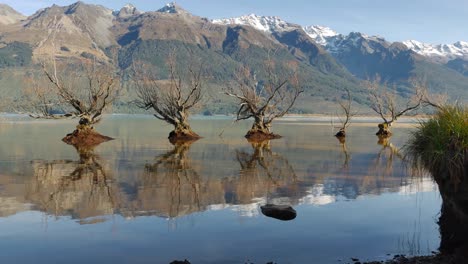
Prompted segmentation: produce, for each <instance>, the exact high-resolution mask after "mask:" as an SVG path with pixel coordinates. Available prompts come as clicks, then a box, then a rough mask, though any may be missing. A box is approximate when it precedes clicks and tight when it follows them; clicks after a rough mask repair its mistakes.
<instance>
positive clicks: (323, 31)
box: [303, 26, 342, 46]
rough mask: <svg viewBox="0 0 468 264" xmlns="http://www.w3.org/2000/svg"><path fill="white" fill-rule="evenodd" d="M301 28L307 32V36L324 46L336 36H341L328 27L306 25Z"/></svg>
mask: <svg viewBox="0 0 468 264" xmlns="http://www.w3.org/2000/svg"><path fill="white" fill-rule="evenodd" d="M303 29H304V31H305V32H306V33H307V35H309V37H311V38H312V39H313V40H315V42H317V43H318V44H320V45H322V46H326V45H327V43H329V42H331V41H333V40H334V39H336V38H337V37H340V36H341V37H342V35H341V34H338V33H337V32H335V31H333V30H332V29H331V28H329V27H323V26H306V27H304V28H303ZM341 37H340V38H341Z"/></svg>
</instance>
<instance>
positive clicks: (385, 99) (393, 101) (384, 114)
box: [364, 76, 423, 137]
mask: <svg viewBox="0 0 468 264" xmlns="http://www.w3.org/2000/svg"><path fill="white" fill-rule="evenodd" d="M364 84H365V86H366V87H367V89H368V92H369V100H370V102H371V105H370V107H371V109H372V110H373V111H374V112H375V113H377V114H378V115H379V116H380V117H381V118H382V120H383V123H380V124H379V125H378V127H379V131H378V132H377V133H376V135H377V136H382V137H389V136H391V135H392V132H391V131H390V126H391V125H392V124H393V122H395V121H396V120H397V119H398V118H399V117H401V116H403V115H405V114H406V113H408V112H410V111H412V110H415V109H417V108H419V107H420V106H421V103H422V100H423V92H422V91H421V90H420V89H419V88H420V87H413V88H414V94H413V96H412V97H411V98H409V99H407V100H406V102H405V103H404V104H399V103H398V101H397V95H396V93H395V92H394V91H389V89H388V87H387V86H386V85H385V84H381V79H380V77H379V76H376V77H375V79H374V80H372V81H371V80H367V81H365V82H364Z"/></svg>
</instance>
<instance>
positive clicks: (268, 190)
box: [229, 140, 297, 203]
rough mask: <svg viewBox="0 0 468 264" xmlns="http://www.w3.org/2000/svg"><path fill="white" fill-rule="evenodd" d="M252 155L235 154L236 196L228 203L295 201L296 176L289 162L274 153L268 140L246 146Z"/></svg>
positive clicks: (248, 153)
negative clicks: (257, 199) (236, 170)
mask: <svg viewBox="0 0 468 264" xmlns="http://www.w3.org/2000/svg"><path fill="white" fill-rule="evenodd" d="M249 143H250V144H251V146H252V151H251V152H248V151H245V150H236V159H237V161H238V162H239V165H240V171H239V177H238V178H237V179H235V182H236V184H235V188H236V189H235V195H236V197H233V198H232V199H231V200H230V201H229V202H230V203H250V202H251V201H252V200H253V199H254V198H259V197H266V198H267V199H272V200H274V198H275V197H276V198H283V200H284V199H291V200H296V199H297V176H296V173H295V172H294V168H293V167H292V165H291V164H290V163H289V161H288V159H286V158H285V157H284V156H282V155H280V154H279V153H276V152H273V151H272V149H271V142H270V141H269V140H265V141H261V142H253V141H251V142H249Z"/></svg>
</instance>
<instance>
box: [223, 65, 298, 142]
mask: <svg viewBox="0 0 468 264" xmlns="http://www.w3.org/2000/svg"><path fill="white" fill-rule="evenodd" d="M279 66H283V65H276V64H275V62H273V61H272V60H267V61H266V62H265V72H266V74H265V77H264V78H259V76H258V75H259V74H258V75H257V73H256V72H255V71H254V70H253V69H251V68H250V67H248V66H246V65H244V66H241V67H240V68H239V69H238V70H237V72H236V74H235V83H234V85H233V86H229V87H228V88H227V91H226V92H225V93H226V94H227V95H229V96H231V97H234V98H235V99H237V101H238V102H239V109H238V111H237V117H236V121H240V120H246V119H249V118H253V119H254V123H253V125H252V128H251V129H250V130H249V131H248V132H247V134H246V135H245V137H246V138H247V139H251V140H259V141H261V140H266V139H275V138H280V137H281V136H280V135H278V134H273V133H272V132H271V131H270V129H271V124H272V122H273V120H274V119H276V118H278V117H282V116H284V115H285V114H286V113H288V111H289V110H290V109H291V108H292V107H293V105H294V103H295V102H296V100H297V98H298V97H299V95H300V94H301V93H302V92H303V90H302V89H301V87H300V83H299V79H298V74H297V66H298V65H297V63H294V62H291V63H288V64H287V65H284V66H283V67H279ZM280 71H282V72H281V77H280V73H279V72H280Z"/></svg>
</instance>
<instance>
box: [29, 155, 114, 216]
mask: <svg viewBox="0 0 468 264" xmlns="http://www.w3.org/2000/svg"><path fill="white" fill-rule="evenodd" d="M76 151H77V152H78V154H79V160H76V161H74V160H53V161H44V160H34V161H32V167H33V172H34V176H33V178H32V180H31V181H30V182H29V183H27V184H26V195H25V196H26V200H27V201H31V202H32V203H33V204H34V205H35V206H36V207H37V209H39V210H41V211H44V212H47V213H49V214H52V215H56V216H62V215H71V216H72V218H78V219H85V218H90V217H96V216H102V215H108V214H112V213H114V208H115V205H116V202H115V200H116V197H117V194H116V190H115V189H114V188H113V187H112V178H111V176H110V173H109V172H108V171H107V170H106V169H105V168H104V167H103V166H102V165H101V161H100V157H99V156H98V155H96V154H95V153H94V149H93V148H80V147H77V148H76ZM93 221H98V222H99V220H93ZM82 223H86V222H82Z"/></svg>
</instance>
